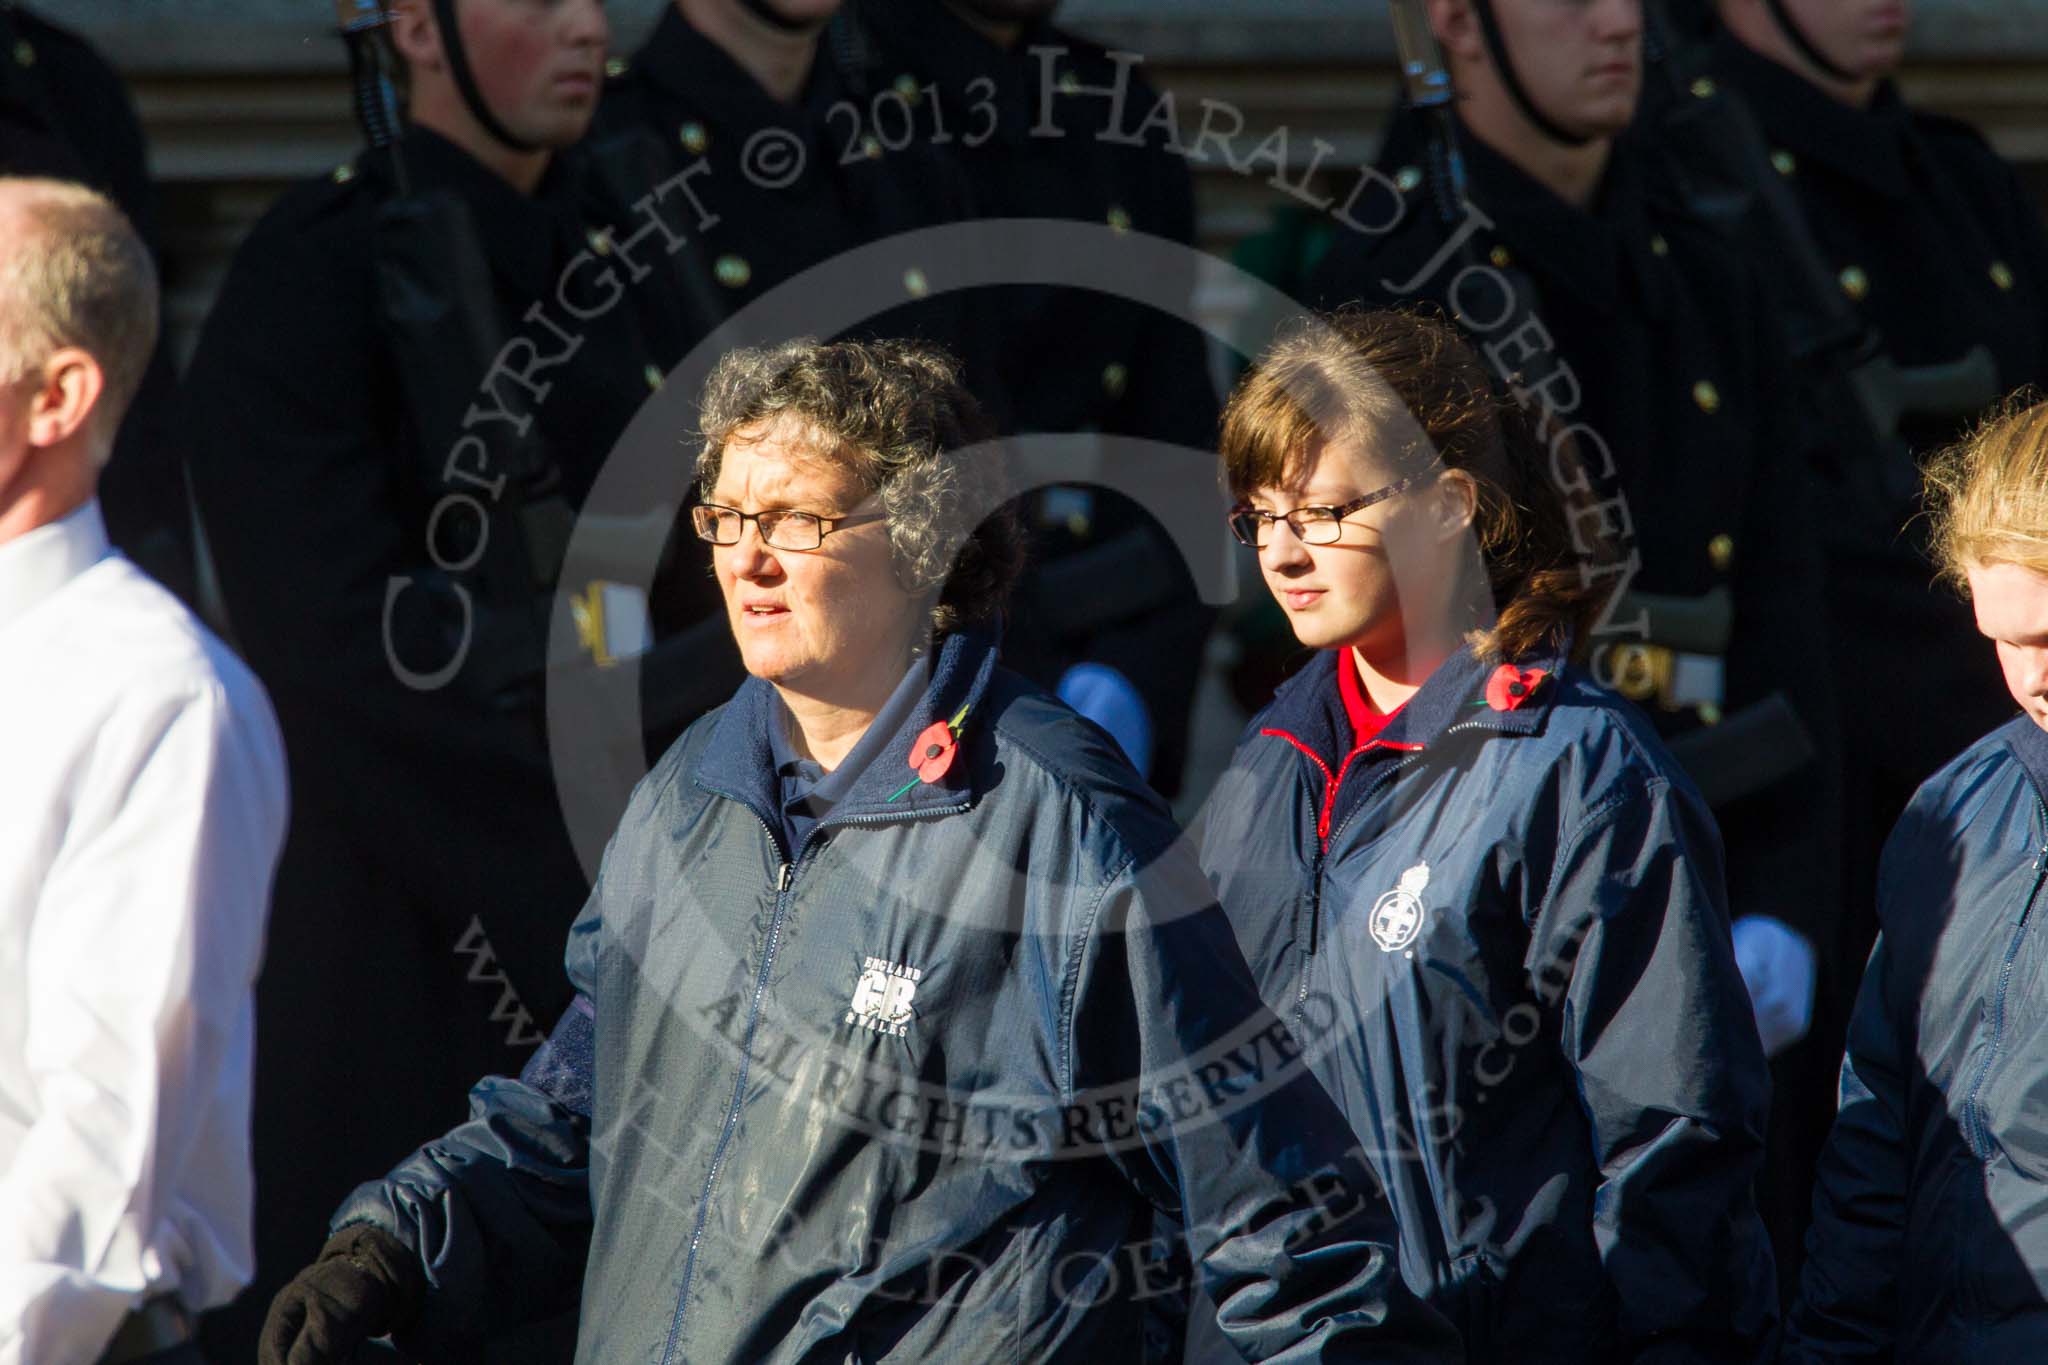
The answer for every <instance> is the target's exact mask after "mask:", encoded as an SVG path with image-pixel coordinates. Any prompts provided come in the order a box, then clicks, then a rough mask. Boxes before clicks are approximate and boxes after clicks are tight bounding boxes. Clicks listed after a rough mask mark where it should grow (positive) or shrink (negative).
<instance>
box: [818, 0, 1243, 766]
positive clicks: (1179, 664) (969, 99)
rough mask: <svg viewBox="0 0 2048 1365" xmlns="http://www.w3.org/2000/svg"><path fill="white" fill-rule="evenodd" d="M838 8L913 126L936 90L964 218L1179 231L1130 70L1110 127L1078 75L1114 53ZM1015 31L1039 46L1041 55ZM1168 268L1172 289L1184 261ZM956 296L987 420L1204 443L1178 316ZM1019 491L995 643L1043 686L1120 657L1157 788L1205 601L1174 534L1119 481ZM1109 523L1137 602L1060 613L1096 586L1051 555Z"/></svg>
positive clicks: (1182, 198) (1037, 292) (1194, 377)
mask: <svg viewBox="0 0 2048 1365" xmlns="http://www.w3.org/2000/svg"><path fill="white" fill-rule="evenodd" d="M855 12H856V13H857V15H858V18H859V21H860V23H861V24H862V26H863V27H864V28H865V29H866V30H867V31H868V32H869V33H870V34H871V35H872V38H873V40H874V42H875V44H876V46H877V48H878V50H879V62H878V65H877V67H876V70H877V71H878V73H879V75H880V76H881V77H883V78H885V80H886V82H887V84H888V85H889V87H890V88H892V89H896V90H901V91H907V92H911V94H912V95H913V96H914V98H915V99H916V100H917V102H918V103H917V107H918V108H919V109H920V111H921V113H922V120H921V122H920V125H919V126H920V128H922V129H923V130H924V131H925V132H926V134H927V135H930V134H932V133H933V132H935V131H936V130H937V128H938V127H940V126H941V125H940V124H939V123H938V122H936V121H934V115H933V110H932V108H931V106H932V104H933V103H934V102H936V105H937V110H938V113H937V118H938V119H942V120H943V127H944V129H945V131H946V133H947V134H948V135H949V138H950V140H949V141H947V142H946V143H945V146H946V147H947V149H948V150H949V151H950V152H951V153H952V155H953V157H954V159H955V160H956V161H957V162H958V164H959V165H960V166H961V167H962V168H963V169H964V170H965V172H966V174H967V178H968V180H969V183H970V185H971V187H972V192H973V203H974V211H975V214H976V215H977V216H978V217H982V218H1044V219H1064V220H1071V221H1076V222H1085V223H1096V224H1103V225H1106V226H1107V227H1108V228H1109V229H1111V230H1114V231H1119V232H1140V233H1147V234H1151V235H1153V236H1157V237H1163V238H1166V239H1168V240H1170V241H1173V242H1179V243H1183V244H1192V243H1193V241H1194V229H1195V213H1194V191H1193V185H1192V182H1191V180H1190V177H1189V174H1188V169H1187V165H1186V161H1185V159H1184V158H1183V157H1182V156H1180V155H1179V154H1177V153H1176V152H1175V151H1173V150H1170V149H1169V148H1168V147H1167V146H1166V145H1165V139H1164V137H1163V136H1162V135H1161V132H1160V130H1158V129H1152V130H1149V132H1148V133H1147V135H1146V136H1145V137H1144V138H1142V139H1134V138H1133V137H1132V133H1133V132H1134V130H1136V129H1137V128H1138V127H1139V126H1140V124H1141V123H1142V121H1143V120H1144V118H1145V115H1146V114H1147V113H1148V112H1150V111H1151V110H1152V109H1153V107H1154V102H1155V100H1156V98H1157V96H1156V95H1155V93H1154V91H1153V90H1152V88H1151V87H1150V85H1149V84H1148V83H1147V82H1146V81H1145V80H1144V79H1143V76H1142V74H1141V73H1139V72H1136V71H1133V72H1132V73H1131V74H1130V75H1129V76H1128V78H1127V81H1126V83H1125V86H1124V91H1125V93H1124V96H1123V108H1122V114H1121V117H1122V126H1121V127H1114V126H1112V124H1111V122H1110V119H1111V117H1112V108H1111V100H1110V98H1109V97H1108V96H1106V95H1104V94H1101V93H1094V92H1099V91H1104V90H1108V89H1112V88H1114V87H1116V86H1117V84H1118V80H1119V68H1118V66H1117V63H1116V62H1115V61H1114V60H1113V59H1112V57H1111V55H1110V54H1109V53H1108V52H1107V51H1106V50H1105V49H1103V48H1102V47H1100V46H1099V45H1097V44H1094V43H1090V42H1087V41H1085V40H1083V39H1080V38H1078V37H1076V36H1074V35H1073V34H1071V33H1068V32H1066V31H1064V30H1061V29H1058V28H1055V27H1053V26H1051V25H1049V24H1046V23H1043V22H1035V23H1030V24H1027V25H1025V27H1024V31H1023V34H1022V36H1021V37H1020V38H1019V39H1018V41H1017V42H1016V43H1014V44H1013V45H1012V46H1010V47H1007V48H1005V47H1002V46H999V45H998V44H996V43H995V42H994V41H992V40H990V39H989V38H987V37H986V36H984V35H983V34H981V33H980V32H978V31H976V30H975V29H973V28H972V27H970V26H969V25H968V24H967V23H965V22H964V21H963V20H961V19H960V18H959V17H958V16H957V15H956V14H954V13H953V12H952V11H951V10H950V9H948V8H947V6H946V5H944V4H943V3H940V2H939V0H889V2H888V3H869V4H863V5H860V6H858V8H857V10H856V11H855ZM1034 49H1052V50H1053V57H1052V65H1051V67H1050V68H1049V69H1048V67H1047V66H1046V65H1045V59H1044V58H1043V57H1041V56H1040V55H1039V54H1038V53H1037V52H1035V51H1034ZM1048 86H1050V87H1051V94H1050V98H1049V99H1048V97H1047V87H1048ZM1050 128H1056V129H1057V130H1058V131H1057V133H1053V132H1050V131H1048V129H1050ZM1034 130H1036V131H1034ZM1105 132H1107V133H1109V134H1111V136H1109V137H1105V136H1104V134H1105ZM1170 284H1171V286H1172V287H1173V288H1175V289H1176V290H1177V291H1178V292H1180V293H1182V294H1183V295H1184V296H1187V297H1189V298H1190V299H1192V294H1193V289H1194V272H1193V270H1192V269H1191V268H1190V269H1189V270H1188V271H1187V273H1186V276H1185V277H1184V278H1176V279H1174V280H1173V281H1171V282H1170ZM974 307H975V308H976V310H978V313H979V315H980V316H982V317H983V318H985V319H986V320H987V323H988V325H989V326H990V327H991V328H992V329H993V330H994V342H993V353H992V355H990V356H989V357H988V359H987V362H986V367H985V368H982V369H979V370H978V371H977V372H976V374H975V375H974V378H975V380H976V386H977V392H978V393H982V394H986V395H989V396H990V398H991V401H992V402H993V403H994V404H995V406H996V408H997V415H998V419H999V423H1000V425H1001V427H1002V428H1003V430H1004V431H1006V432H1010V433H1034V432H1084V431H1099V432H1103V433H1106V434H1109V435H1118V436H1135V437H1144V438H1148V439H1151V440H1156V441H1164V442H1170V443H1173V444H1175V445H1179V446H1183V447H1186V448H1188V449H1190V450H1191V451H1210V450H1213V449H1214V448H1215V441H1216V417H1217V400H1216V394H1215V385H1214V383H1213V381H1212V379H1211V377H1210V372H1209V366H1208V353H1207V348H1206V344H1205V342H1204V339H1203V337H1202V334H1201V333H1200V332H1199V331H1197V330H1196V329H1195V328H1193V327H1192V326H1190V325H1188V324H1187V323H1185V322H1182V321H1180V320H1178V319H1175V318H1172V317H1169V316H1168V315H1166V314H1164V313H1160V312H1158V311H1155V310H1153V309H1150V308H1147V307H1145V306H1142V305H1140V304H1137V303H1133V302H1130V301H1127V300H1123V299H1118V298H1113V297H1110V296H1106V295H1103V294H1099V293H1095V292H1092V291H1088V290H1082V289H1066V288H1056V287H1040V286H1026V285H1011V286H1003V287H1000V288H994V289H988V290H982V291H976V293H975V295H974ZM1198 461H1199V457H1197V456H1191V458H1190V477H1192V478H1199V479H1205V480H1206V479H1209V478H1211V477H1212V474H1213V465H1211V464H1209V463H1207V462H1198ZM1031 507H1032V509H1033V511H1034V513H1035V515H1034V516H1033V518H1032V520H1033V527H1034V531H1035V538H1034V545H1033V558H1034V561H1035V565H1034V568H1033V569H1032V571H1031V572H1030V573H1029V574H1028V575H1027V578H1026V581H1025V583H1024V585H1023V587H1022V589H1021V590H1020V593H1019V597H1018V600H1017V602H1016V604H1015V606H1014V608H1013V611H1012V614H1011V627H1010V631H1009V634H1008V635H1007V636H1006V638H1005V642H1004V650H1005V656H1006V658H1007V659H1008V660H1009V661H1010V662H1011V664H1012V666H1015V667H1018V668H1019V669H1020V670H1022V671H1024V672H1026V673H1029V674H1031V675H1033V676H1034V677H1036V678H1037V679H1038V680H1039V681H1040V682H1042V683H1044V684H1046V685H1048V686H1050V685H1052V684H1054V683H1056V682H1057V681H1058V679H1059V677H1060V675H1061V674H1062V673H1063V672H1064V671H1065V670H1066V669H1067V668H1069V667H1071V666H1073V665H1074V664H1076V663H1080V662H1083V661H1088V662H1096V663H1105V664H1108V665H1109V666H1111V667H1113V668H1115V669H1117V670H1118V671H1119V672H1121V673H1123V674H1124V675H1125V676H1126V677H1127V678H1129V679H1130V680H1131V681H1132V683H1133V684H1134V685H1135V686H1136V688H1137V690H1138V692H1139V693H1140V695H1141V696H1142V697H1143V698H1144V699H1145V702H1146V705H1147V708H1148V710H1149V711H1150V713H1151V719H1152V724H1153V733H1154V737H1155V738H1154V760H1153V765H1152V773H1151V777H1152V781H1153V784H1154V785H1155V786H1157V787H1159V788H1160V790H1162V791H1164V792H1167V793H1169V794H1171V793H1172V792H1174V791H1176V790H1177V789H1178V787H1179V785H1180V779H1181V769H1182V766H1183V764H1184V761H1185V750H1186V742H1187V726H1188V718H1189V712H1190V708H1191V703H1192V699H1193V695H1194V689H1195V684H1196V680H1197V677H1198V675H1199V672H1200V666H1201V656H1202V648H1203V643H1204V640H1205V639H1206V636H1207V631H1208V625H1209V620H1210V616H1211V613H1210V612H1209V611H1208V610H1207V609H1206V608H1204V607H1203V606H1202V604H1201V602H1200V601H1199V599H1198V597H1197V595H1196V593H1195V590H1194V586H1193V581H1192V579H1191V578H1190V577H1189V575H1188V572H1187V570H1186V567H1185V564H1184V562H1183V560H1182V557H1181V554H1180V551H1179V550H1178V549H1177V548H1176V547H1175V545H1174V544H1173V542H1172V540H1171V539H1170V538H1169V537H1168V536H1167V535H1166V534H1164V533H1163V531H1162V529H1161V528H1160V527H1159V525H1158V524H1157V523H1156V522H1155V521H1153V520H1152V519H1151V518H1150V517H1148V516H1147V514H1146V513H1145V512H1144V511H1142V510H1141V509H1140V507H1139V505H1138V503H1137V502H1136V501H1134V500H1133V499H1130V498H1127V497H1124V496H1122V495H1119V494H1114V493H1109V492H1107V491H1105V490H1103V489H1101V488H1093V489H1088V490H1080V489H1064V488H1063V489H1057V490H1048V491H1046V492H1044V493H1042V494H1040V495H1037V496H1035V497H1034V498H1033V499H1032V500H1031ZM1219 534H1220V532H1219ZM1126 536H1132V537H1135V538H1136V541H1135V542H1133V543H1139V544H1143V545H1145V546H1146V547H1147V549H1148V554H1147V555H1146V556H1144V557H1148V558H1149V559H1150V561H1151V562H1152V563H1154V564H1156V565H1157V566H1158V567H1159V568H1160V569H1163V570H1164V572H1163V573H1160V574H1159V582H1158V584H1157V595H1156V599H1155V601H1154V602H1153V603H1152V605H1151V606H1150V607H1149V608H1148V609H1146V610H1144V611H1142V612H1139V613H1137V614H1135V615H1131V616H1126V617H1123V618H1122V619H1116V620H1109V621H1100V620H1094V621H1087V622H1085V623H1082V622H1080V621H1079V620H1078V618H1076V617H1075V616H1073V615H1072V614H1070V612H1069V610H1068V608H1069V607H1070V606H1071V605H1073V604H1074V603H1075V600H1076V599H1077V598H1078V597H1083V596H1089V595H1092V594H1093V593H1095V592H1097V591H1099V590H1100V589H1099V588H1098V587H1097V586H1095V585H1090V584H1078V585H1077V584H1073V583H1071V582H1069V581H1068V579H1067V578H1065V577H1063V576H1062V575H1061V573H1060V567H1061V564H1062V563H1063V562H1064V563H1066V564H1068V565H1070V566H1071V565H1078V564H1084V563H1089V562H1091V561H1089V560H1087V559H1084V558H1081V556H1082V555H1084V554H1085V552H1087V551H1088V550H1090V549H1092V548H1099V547H1102V546H1105V545H1108V544H1110V543H1112V542H1114V541H1117V540H1119V539H1120V538H1123V537H1126ZM1214 550H1215V547H1214V546H1205V547H1203V548H1201V549H1198V550H1196V552H1197V553H1209V552H1214Z"/></svg>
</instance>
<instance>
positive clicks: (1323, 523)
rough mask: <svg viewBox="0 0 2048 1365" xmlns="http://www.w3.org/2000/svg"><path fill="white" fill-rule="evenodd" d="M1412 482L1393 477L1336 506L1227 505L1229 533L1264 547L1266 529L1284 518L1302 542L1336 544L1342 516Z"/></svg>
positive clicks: (1401, 491) (1413, 478)
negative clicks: (1281, 508)
mask: <svg viewBox="0 0 2048 1365" xmlns="http://www.w3.org/2000/svg"><path fill="white" fill-rule="evenodd" d="M1414 482H1415V477H1414V476H1413V475H1410V476H1409V477H1408V478H1405V479H1396V480H1395V481H1394V482H1393V483H1390V484H1388V485H1387V486H1386V487H1385V488H1378V489H1374V490H1373V491H1372V492H1370V493H1367V494H1366V495H1365V496H1363V497H1358V498H1353V499H1352V500H1351V501H1350V502H1347V503H1344V504H1343V505H1341V506H1338V507H1297V508H1295V509H1294V510H1293V511H1292V512H1267V511H1262V510H1261V509H1259V508H1257V507H1251V506H1248V505H1246V504H1244V503H1239V504H1238V505H1237V506H1235V507H1233V508H1231V509H1230V533H1231V534H1232V535H1234V536H1236V537H1237V538H1238V540H1239V541H1240V542H1242V543H1243V544H1246V545H1249V546H1251V547H1252V548H1253V549H1255V550H1263V549H1264V548H1266V532H1267V531H1268V530H1269V529H1271V527H1272V525H1273V523H1274V522H1276V521H1284V522H1286V523H1287V525H1288V526H1289V527H1290V528H1292V529H1293V531H1294V534H1295V536H1296V537H1297V538H1298V539H1299V540H1300V541H1301V543H1302V544H1304V545H1335V544H1336V543H1337V542H1338V541H1339V540H1341V539H1342V538H1343V536H1344V526H1343V522H1344V518H1346V517H1348V516H1350V515H1351V514H1352V513H1353V512H1357V511H1362V510H1363V509H1365V508H1367V507H1370V506H1372V505H1373V504H1374V503H1376V502H1385V501H1386V500H1387V499H1388V498H1391V497H1393V496H1395V495H1396V494H1398V493H1405V492H1406V491H1408V488H1409V486H1410V485H1412V484H1413V483H1414Z"/></svg>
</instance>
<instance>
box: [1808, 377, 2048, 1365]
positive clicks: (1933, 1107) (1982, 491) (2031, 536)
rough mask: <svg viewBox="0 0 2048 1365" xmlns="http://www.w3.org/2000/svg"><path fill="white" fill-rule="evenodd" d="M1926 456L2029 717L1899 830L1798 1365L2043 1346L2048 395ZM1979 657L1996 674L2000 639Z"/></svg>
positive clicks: (1950, 553)
mask: <svg viewBox="0 0 2048 1365" xmlns="http://www.w3.org/2000/svg"><path fill="white" fill-rule="evenodd" d="M2034 398H2035V400H2036V401H2034V402H2033V404H2032V406H2027V405H2026V399H2024V398H2020V399H2015V400H2012V401H2010V402H2009V403H2008V404H2007V406H2006V407H2005V408H2004V409H2003V411H2001V412H2000V413H1998V414H1997V415H1996V416H1994V417H1993V418H1992V419H1990V420H1989V421H1987V422H1985V423H1984V424H1983V425H1982V426H1981V427H1980V428H1979V429H1978V430H1977V431H1976V432H1975V433H1973V434H1972V435H1970V436H1969V437H1967V438H1966V439H1965V440H1964V441H1962V442H1961V443H1960V444H1958V445H1957V446H1955V447H1953V448H1952V449H1951V450H1949V451H1947V452H1944V453H1942V454H1941V455H1939V456H1938V457H1936V458H1935V459H1934V460H1933V462H1932V463H1931V464H1930V465H1929V467H1928V470H1927V480H1926V481H1927V490H1928V494H1929V501H1930V502H1931V503H1932V504H1933V517H1932V521H1933V534H1932V547H1933V550H1934V553H1935V556H1936V558H1937V561H1938V562H1939V564H1940V566H1941V572H1942V577H1943V578H1944V579H1946V580H1947V581H1948V582H1949V583H1951V584H1954V585H1956V586H1958V587H1961V588H1963V589H1965V590H1966V591H1967V593H1968V595H1969V599H1970V602H1971V603H1972V604H1973V606H1974V608H1975V614H1976V620H1977V629H1978V631H1979V632H1980V633H1981V634H1982V635H1983V636H1984V638H1985V639H1988V640H1989V641H1990V642H1991V643H1992V646H1993V649H1994V650H1995V652H1996V654H1997V657H1998V664H1999V668H2000V669H2001V670H2002V671H2003V673H2004V675H2005V686H2006V689H2007V691H2008V692H2010V694H2011V699H2012V700H2013V701H2014V702H2017V703H2018V704H2019V708H2020V711H2021V714H2020V715H2017V716H2011V717H2010V718H2009V719H2008V720H2006V721H2005V723H2003V724H2001V725H1999V726H1998V727H1997V728H1996V729H1994V730H1992V731H1991V732H1990V733H1989V734H1987V735H1984V736H1983V737H1982V738H1980V739H1979V740H1977V741H1976V742H1975V743H1974V744H1971V745H1970V746H1969V747H1968V748H1967V749H1965V750H1964V751H1963V752H1962V753H1961V754H1960V755H1958V756H1957V757H1956V758H1955V759H1953V760H1952V761H1951V762H1949V763H1948V764H1947V765H1946V766H1944V767H1943V768H1942V769H1941V771H1939V772H1938V773H1936V774H1935V775H1934V776H1933V777H1931V778H1929V779H1928V780H1927V781H1926V782H1925V783H1923V784H1922V785H1921V787H1920V790H1919V791H1918V792H1917V793H1915V794H1914V796H1913V799H1912V801H1911V802H1910V803H1908V805H1907V807H1906V812H1905V814H1904V815H1903V816H1901V817H1900V819H1899V823H1898V826H1897V828H1895V829H1894V830H1893V831H1892V835H1891V838H1890V840H1888V841H1887V842H1886V844H1885V848H1884V861H1883V863H1882V865H1881V866H1880V867H1879V869H1878V875H1877V907H1876V909H1877V922H1878V939H1877V947H1876V949H1875V950H1874V951H1873V952H1872V953H1871V956H1870V965H1869V967H1868V968H1867V970H1866V971H1865V972H1864V974H1863V987H1862V990H1861V992H1860V993H1859V995H1858V996H1857V1000H1856V1008H1855V1012H1854V1014H1853V1016H1852V1018H1851V1020H1850V1024H1849V1047H1848V1052H1847V1055H1846V1056H1845V1057H1844V1058H1843V1061H1842V1084H1841V1107H1840V1111H1839V1112H1838V1114H1837V1115H1836V1119H1835V1126H1834V1130H1833V1131H1832V1132H1831V1133H1830V1134H1829V1136H1828V1141H1827V1145H1826V1147H1825V1148H1824V1149H1823V1150H1822V1152H1821V1160H1820V1173H1819V1177H1818V1180H1817V1182H1816V1186H1815V1192H1814V1201H1813V1227H1812V1230H1811V1231H1810V1233H1809V1234H1808V1239H1807V1249H1806V1267H1805V1274H1804V1277H1803V1278H1802V1280H1801V1282H1800V1293H1799V1298H1798V1301H1797V1303H1796V1304H1795V1305H1794V1306H1793V1309H1792V1314H1791V1318H1790V1323H1789V1327H1788V1331H1787V1343H1786V1350H1785V1354H1784V1356H1783V1359H1784V1360H1785V1361H1786V1362H1787V1365H1828V1363H1831V1362H1839V1361H1885V1362H1887V1363H1888V1365H1951V1363H1952V1362H1958V1361H1973V1362H1974V1361H1984V1362H1992V1361H1997V1362H2007V1361H2011V1362H2019V1361H2035V1360H2043V1359H2048V1164H2044V1162H2043V1158H2042V1153H2043V1147H2044V1143H2043V1125H2042V1120H2041V1116H2042V1113H2043V1112H2044V1110H2048V976H2044V970H2048V932H2044V931H2043V929H2042V926H2041V916H2042V914H2043V912H2044V910H2048V906H2044V904H2043V895H2044V883H2048V403H2041V402H2039V401H2038V394H2036V395H2034ZM1976 657H1977V659H1978V662H1979V666H1980V667H1982V668H1983V669H1984V671H1985V672H1986V673H1987V674H1989V673H1990V672H1991V671H1992V670H1991V667H1990V663H1991V661H1990V660H1989V659H1987V658H1985V657H1984V648H1983V645H1982V644H1979V645H1978V647H1977V650H1976Z"/></svg>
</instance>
